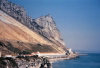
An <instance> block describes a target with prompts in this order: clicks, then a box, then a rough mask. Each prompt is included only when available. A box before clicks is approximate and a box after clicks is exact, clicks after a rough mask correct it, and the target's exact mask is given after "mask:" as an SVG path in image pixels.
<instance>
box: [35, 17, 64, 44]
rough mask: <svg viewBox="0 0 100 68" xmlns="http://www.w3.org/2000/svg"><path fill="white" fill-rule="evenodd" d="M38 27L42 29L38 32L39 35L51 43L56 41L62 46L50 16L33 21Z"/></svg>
mask: <svg viewBox="0 0 100 68" xmlns="http://www.w3.org/2000/svg"><path fill="white" fill-rule="evenodd" d="M34 21H35V22H36V23H37V24H38V25H39V26H41V27H43V28H42V29H40V30H38V31H39V33H40V34H41V35H43V36H45V37H47V38H48V39H49V40H51V41H56V42H57V41H58V42H59V43H61V44H62V45H64V42H63V39H62V38H61V35H60V32H59V30H58V29H57V27H56V23H55V21H54V20H53V18H52V17H51V16H50V15H46V16H42V17H39V18H37V19H35V20H34Z"/></svg>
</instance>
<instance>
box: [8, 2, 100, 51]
mask: <svg viewBox="0 0 100 68" xmlns="http://www.w3.org/2000/svg"><path fill="white" fill-rule="evenodd" d="M9 1H11V2H13V3H16V4H18V5H21V6H23V7H24V8H25V10H26V11H27V14H28V15H29V16H31V17H32V18H37V17H40V16H44V15H47V14H50V15H51V16H52V17H53V18H54V20H55V22H56V25H57V27H58V28H59V30H60V32H61V35H62V37H63V39H64V41H65V43H66V47H68V48H72V49H73V50H82V51H92V52H99V53H100V0H9Z"/></svg>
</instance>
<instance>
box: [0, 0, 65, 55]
mask: <svg viewBox="0 0 100 68" xmlns="http://www.w3.org/2000/svg"><path fill="white" fill-rule="evenodd" d="M12 8H13V10H12ZM0 51H1V52H2V53H3V55H5V54H12V55H17V54H19V53H22V52H25V53H32V52H37V51H39V52H45V53H59V54H65V53H66V47H65V46H64V41H63V39H62V38H61V35H60V33H59V30H58V29H57V27H56V24H55V22H54V20H53V18H52V17H51V16H50V15H46V16H42V17H40V18H37V19H32V18H30V17H29V16H27V14H26V12H25V10H24V9H23V8H22V7H20V6H17V5H16V4H13V3H11V2H8V1H7V0H1V1H0Z"/></svg>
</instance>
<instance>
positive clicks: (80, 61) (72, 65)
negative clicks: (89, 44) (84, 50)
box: [53, 53, 100, 68]
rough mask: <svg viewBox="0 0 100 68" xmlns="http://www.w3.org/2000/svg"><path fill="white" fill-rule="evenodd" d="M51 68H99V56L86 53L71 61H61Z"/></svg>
mask: <svg viewBox="0 0 100 68" xmlns="http://www.w3.org/2000/svg"><path fill="white" fill-rule="evenodd" d="M53 68H100V54H97V53H88V55H85V56H80V57H79V58H76V59H73V60H62V61H58V62H55V63H53Z"/></svg>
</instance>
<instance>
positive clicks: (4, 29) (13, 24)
mask: <svg viewBox="0 0 100 68" xmlns="http://www.w3.org/2000/svg"><path fill="white" fill-rule="evenodd" d="M0 38H2V39H3V38H4V39H11V40H20V41H23V42H40V43H42V44H51V43H50V42H49V41H47V40H46V39H45V38H43V37H42V36H40V35H39V34H37V33H36V32H33V31H32V30H30V29H29V28H27V27H26V26H24V25H22V24H21V23H19V22H18V21H16V20H15V19H13V18H12V17H10V16H8V15H7V14H5V13H3V12H2V11H0Z"/></svg>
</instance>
